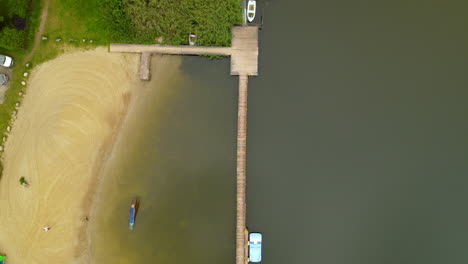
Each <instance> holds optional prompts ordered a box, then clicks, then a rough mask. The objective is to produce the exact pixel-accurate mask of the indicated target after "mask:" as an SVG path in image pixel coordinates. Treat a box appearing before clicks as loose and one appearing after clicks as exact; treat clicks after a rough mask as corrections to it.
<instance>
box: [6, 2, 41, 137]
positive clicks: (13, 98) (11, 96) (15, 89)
mask: <svg viewBox="0 0 468 264" xmlns="http://www.w3.org/2000/svg"><path fill="white" fill-rule="evenodd" d="M41 6H42V2H41V1H33V2H32V6H31V16H30V19H29V21H30V22H29V23H30V24H29V25H28V28H27V30H28V32H27V34H28V40H27V42H26V44H27V48H25V49H20V50H15V51H11V50H5V49H0V53H1V54H7V55H10V56H12V57H13V58H14V59H15V65H14V67H13V71H12V76H10V84H11V85H10V88H9V89H8V91H7V92H6V94H5V101H4V102H3V104H0V133H2V134H3V135H5V134H6V131H7V126H8V125H9V122H10V120H11V115H12V112H13V111H14V110H15V105H16V103H19V102H20V101H21V96H19V95H18V94H19V93H20V92H23V93H24V86H22V85H21V80H22V79H23V72H24V71H27V70H29V69H27V68H26V67H25V66H24V61H23V60H24V57H25V56H26V55H27V54H28V53H29V52H30V50H31V48H32V40H33V39H34V32H35V30H36V28H37V26H38V25H39V16H40V11H41Z"/></svg>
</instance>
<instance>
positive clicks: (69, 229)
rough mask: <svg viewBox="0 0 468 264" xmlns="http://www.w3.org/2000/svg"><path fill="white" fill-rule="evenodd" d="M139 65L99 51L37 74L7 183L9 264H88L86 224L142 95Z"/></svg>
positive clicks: (7, 165) (15, 134)
mask: <svg viewBox="0 0 468 264" xmlns="http://www.w3.org/2000/svg"><path fill="white" fill-rule="evenodd" d="M138 59H139V58H138V55H124V54H118V53H112V54H111V53H108V52H107V49H106V48H99V49H97V50H92V51H76V52H71V53H67V54H64V55H61V56H60V57H58V58H57V59H54V60H52V61H49V62H47V63H45V64H42V65H39V66H38V67H36V68H35V69H34V71H33V72H32V74H31V77H30V79H29V80H28V82H29V83H30V85H29V87H28V89H27V93H26V95H25V98H24V100H23V102H22V106H21V108H20V110H19V113H18V117H17V120H16V122H15V124H14V126H13V128H12V131H11V133H10V136H9V138H8V141H7V144H6V146H5V153H4V156H3V159H4V171H3V175H2V178H1V179H0V210H1V213H0V252H2V253H6V254H7V255H8V263H12V264H15V263H18V264H25V263H28V264H36V263H88V262H87V261H88V260H89V259H88V256H87V255H88V253H87V252H88V251H87V248H88V242H89V241H88V236H87V227H88V225H89V224H90V223H89V222H88V221H87V220H86V219H85V217H89V213H90V210H91V208H90V206H91V203H92V199H93V197H94V194H95V191H96V188H97V187H96V186H97V185H98V184H97V183H98V181H99V175H100V171H101V169H102V166H103V163H104V162H105V161H106V159H107V157H108V155H109V152H110V150H111V149H112V146H113V142H114V141H115V139H116V137H117V135H118V131H119V127H120V125H121V122H122V120H123V117H124V116H125V114H126V111H127V110H128V105H129V102H130V101H131V100H132V99H131V98H132V97H133V96H135V93H136V92H137V91H138V88H140V87H141V81H140V80H138V79H137V74H136V70H137V65H138ZM21 177H24V178H25V179H26V181H27V182H28V183H29V186H28V187H25V186H21V185H20V183H19V179H20V178H21ZM46 226H49V227H51V229H50V230H49V231H47V232H45V231H43V228H44V227H46Z"/></svg>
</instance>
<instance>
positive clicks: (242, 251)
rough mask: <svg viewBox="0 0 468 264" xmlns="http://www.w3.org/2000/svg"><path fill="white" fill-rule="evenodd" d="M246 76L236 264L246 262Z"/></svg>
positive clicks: (239, 122)
mask: <svg viewBox="0 0 468 264" xmlns="http://www.w3.org/2000/svg"><path fill="white" fill-rule="evenodd" d="M247 84H248V77H247V75H240V76H239V102H238V110H237V111H238V112H237V195H236V202H237V216H236V264H245V263H246V262H247V261H248V256H247V254H246V246H247V245H246V241H247V234H246V233H245V230H246V226H245V225H246V220H245V219H246V216H245V215H246V201H245V194H246V192H245V189H246V175H245V159H246V149H247Z"/></svg>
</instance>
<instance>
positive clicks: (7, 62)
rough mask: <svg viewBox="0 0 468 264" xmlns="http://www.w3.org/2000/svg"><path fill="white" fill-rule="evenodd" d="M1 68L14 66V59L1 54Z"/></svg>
mask: <svg viewBox="0 0 468 264" xmlns="http://www.w3.org/2000/svg"><path fill="white" fill-rule="evenodd" d="M0 66H3V67H11V66H13V58H12V57H10V56H7V55H2V54H0Z"/></svg>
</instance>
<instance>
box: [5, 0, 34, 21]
mask: <svg viewBox="0 0 468 264" xmlns="http://www.w3.org/2000/svg"><path fill="white" fill-rule="evenodd" d="M30 5H31V0H8V1H7V6H8V13H9V14H8V16H9V17H13V15H18V16H20V17H22V18H25V17H26V16H27V14H28V8H29V6H30Z"/></svg>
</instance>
